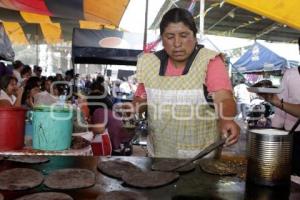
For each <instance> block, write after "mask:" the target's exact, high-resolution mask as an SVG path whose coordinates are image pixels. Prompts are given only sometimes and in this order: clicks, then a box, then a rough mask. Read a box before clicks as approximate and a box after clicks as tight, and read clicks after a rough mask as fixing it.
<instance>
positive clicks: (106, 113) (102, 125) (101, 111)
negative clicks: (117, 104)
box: [91, 108, 133, 154]
mask: <svg viewBox="0 0 300 200" xmlns="http://www.w3.org/2000/svg"><path fill="white" fill-rule="evenodd" d="M91 122H92V124H93V125H94V126H93V128H92V131H93V132H94V134H102V133H104V131H105V129H107V131H108V134H109V137H110V140H111V145H112V150H113V154H118V152H120V151H122V147H123V145H124V146H126V145H128V143H129V141H130V140H131V138H132V137H133V136H131V135H130V134H129V133H128V132H127V131H126V129H124V128H123V123H122V120H121V118H120V116H118V115H117V113H116V112H113V111H112V110H109V109H106V108H97V109H96V110H95V112H94V113H93V116H92V119H91Z"/></svg>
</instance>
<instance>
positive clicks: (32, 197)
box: [16, 192, 73, 200]
mask: <svg viewBox="0 0 300 200" xmlns="http://www.w3.org/2000/svg"><path fill="white" fill-rule="evenodd" d="M16 200H73V198H72V197H71V196H69V195H67V194H65V193H60V192H39V193H34V194H29V195H25V196H22V197H20V198H17V199H16Z"/></svg>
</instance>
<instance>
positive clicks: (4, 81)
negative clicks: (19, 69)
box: [0, 75, 18, 91]
mask: <svg viewBox="0 0 300 200" xmlns="http://www.w3.org/2000/svg"><path fill="white" fill-rule="evenodd" d="M12 80H15V81H16V82H18V79H16V77H14V76H8V75H4V76H2V77H1V79H0V89H1V90H4V91H6V89H7V87H8V85H9V83H10V81H12Z"/></svg>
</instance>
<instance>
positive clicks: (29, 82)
mask: <svg viewBox="0 0 300 200" xmlns="http://www.w3.org/2000/svg"><path fill="white" fill-rule="evenodd" d="M0 69H1V71H0V72H1V74H0V88H1V91H0V107H11V106H22V107H23V108H26V109H28V110H29V111H30V110H32V109H33V108H34V107H35V106H39V105H43V106H45V105H46V106H47V105H48V106H51V105H56V106H63V105H66V104H68V105H72V106H73V107H76V108H77V109H75V111H76V112H80V115H79V116H81V118H80V121H79V119H77V116H78V115H77V113H76V114H74V126H73V127H74V128H73V129H74V130H73V131H74V132H81V131H87V128H86V127H82V126H80V124H91V123H93V124H99V126H98V127H101V132H103V131H104V130H105V129H108V131H109V134H110V139H111V143H112V148H113V149H112V150H113V151H114V150H115V151H119V150H120V146H121V145H123V143H124V142H125V143H128V141H129V139H130V137H131V135H129V134H128V133H127V131H126V129H123V128H122V120H121V118H116V117H114V118H113V117H111V118H110V119H109V120H107V118H106V116H104V114H105V113H104V112H101V111H103V109H107V110H109V113H110V115H112V112H115V111H114V110H113V105H114V104H116V103H118V102H121V101H122V99H123V97H124V96H125V97H128V96H130V95H132V94H133V93H134V87H135V86H134V81H130V82H127V81H126V82H125V81H119V80H117V81H115V82H110V80H109V79H108V78H107V79H105V78H104V77H103V76H101V75H99V74H98V75H97V77H95V78H94V79H91V78H90V77H89V76H87V77H85V78H84V79H83V78H81V77H79V76H78V75H74V72H73V70H68V71H66V72H65V74H64V75H63V74H61V73H57V74H56V75H55V76H48V77H45V76H42V68H41V67H40V66H34V67H33V70H32V68H31V67H30V66H28V65H25V64H23V63H22V62H21V61H19V60H17V61H15V62H13V70H9V68H8V67H7V66H5V65H4V64H3V63H1V67H0ZM74 84H75V85H76V87H74ZM125 85H126V86H125ZM128 85H130V87H128ZM128 88H129V89H128ZM96 111H97V112H96ZM95 112H96V113H97V114H96V115H95V116H94V113H95ZM116 115H117V113H114V116H116ZM92 130H93V131H94V132H95V133H96V132H99V129H98V130H96V129H92Z"/></svg>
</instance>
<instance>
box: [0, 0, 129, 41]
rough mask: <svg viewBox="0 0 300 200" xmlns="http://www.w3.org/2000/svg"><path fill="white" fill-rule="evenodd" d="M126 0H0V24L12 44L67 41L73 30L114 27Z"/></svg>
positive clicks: (127, 1)
mask: <svg viewBox="0 0 300 200" xmlns="http://www.w3.org/2000/svg"><path fill="white" fill-rule="evenodd" d="M128 3H129V0H101V1H99V0H0V22H1V21H2V23H3V26H4V28H5V31H6V33H7V35H8V37H9V38H10V40H11V41H12V42H13V43H14V44H29V43H33V44H36V43H48V44H53V43H59V42H62V41H71V39H72V30H73V28H74V27H80V28H91V29H101V28H103V27H108V28H109V27H111V28H114V27H117V26H118V25H119V23H120V20H121V18H122V16H123V14H124V12H125V10H126V7H127V5H128Z"/></svg>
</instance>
